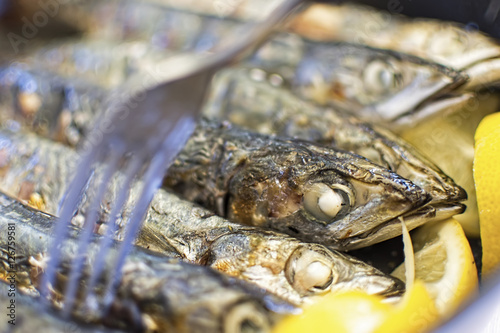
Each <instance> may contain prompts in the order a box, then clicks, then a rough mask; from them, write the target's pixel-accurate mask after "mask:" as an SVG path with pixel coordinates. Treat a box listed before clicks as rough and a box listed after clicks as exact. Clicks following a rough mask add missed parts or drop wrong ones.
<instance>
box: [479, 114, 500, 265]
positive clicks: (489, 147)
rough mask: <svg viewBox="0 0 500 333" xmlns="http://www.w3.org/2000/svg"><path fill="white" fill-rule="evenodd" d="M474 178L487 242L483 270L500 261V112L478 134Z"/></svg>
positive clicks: (480, 220)
mask: <svg viewBox="0 0 500 333" xmlns="http://www.w3.org/2000/svg"><path fill="white" fill-rule="evenodd" d="M475 141H476V142H475V153H474V166H473V171H474V182H475V185H476V194H477V205H478V209H479V225H480V230H481V231H480V232H481V242H482V246H483V258H482V259H483V260H482V261H483V263H482V273H483V274H485V275H488V274H490V273H491V272H492V271H494V270H495V269H496V268H498V267H499V264H500V218H499V216H500V191H499V188H500V113H494V114H491V115H489V116H486V117H485V118H484V119H483V120H482V121H481V123H480V124H479V126H478V128H477V130H476V134H475Z"/></svg>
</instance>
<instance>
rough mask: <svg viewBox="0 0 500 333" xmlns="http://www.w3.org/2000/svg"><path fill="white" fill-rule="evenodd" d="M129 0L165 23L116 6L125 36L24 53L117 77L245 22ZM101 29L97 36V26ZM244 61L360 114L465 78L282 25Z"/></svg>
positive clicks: (403, 103) (405, 108)
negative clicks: (309, 37)
mask: <svg viewBox="0 0 500 333" xmlns="http://www.w3.org/2000/svg"><path fill="white" fill-rule="evenodd" d="M103 6H104V7H106V6H105V5H103ZM134 6H137V7H138V8H137V10H139V11H144V13H145V15H148V13H149V11H150V10H151V7H154V13H155V15H160V14H159V13H163V16H165V17H168V18H169V22H170V23H169V24H160V25H159V26H156V23H155V24H153V25H154V26H155V27H156V28H155V29H156V30H153V31H152V30H151V29H152V28H151V23H150V22H145V20H142V19H141V23H139V22H138V23H137V24H134V23H130V22H129V19H127V15H131V12H129V11H127V10H120V11H118V13H119V14H117V16H118V18H117V22H114V23H113V24H114V25H116V26H114V25H113V24H111V26H113V27H115V28H117V29H120V28H121V29H126V31H127V35H126V36H122V35H121V34H120V33H118V32H115V33H114V35H112V36H108V38H109V40H107V41H95V40H92V39H88V40H84V41H80V42H77V43H68V42H64V43H62V44H61V43H60V45H53V46H49V47H45V48H43V49H42V50H40V51H38V52H35V54H34V55H33V56H32V57H30V58H31V59H30V60H27V61H28V62H29V63H34V64H35V67H36V66H37V65H42V66H44V68H56V69H57V70H58V71H60V72H68V71H69V72H70V73H73V75H77V74H78V76H83V77H85V76H87V77H88V76H94V78H93V79H94V80H95V79H96V76H98V77H97V80H98V81H99V82H110V81H112V82H116V80H117V79H118V78H120V77H122V76H123V75H124V74H125V73H127V71H129V70H130V69H131V68H133V67H141V63H144V62H151V61H154V58H155V56H156V57H161V55H162V52H160V50H162V51H164V52H165V51H166V52H165V53H163V56H164V57H167V56H169V55H170V54H172V53H178V52H185V51H190V52H204V51H207V50H210V48H211V47H213V46H215V45H217V43H218V42H220V40H221V36H224V35H225V34H224V31H231V30H234V29H236V28H238V27H241V26H244V24H243V22H241V21H233V20H227V19H225V20H223V19H221V18H219V17H214V16H210V15H201V14H193V13H188V12H183V11H179V10H175V9H172V8H170V7H168V6H158V5H152V4H151V3H149V4H148V3H141V4H140V5H138V4H134ZM94 15H95V14H94ZM141 18H142V17H141ZM106 22H109V20H106ZM124 22H126V24H125V23H124ZM152 22H156V21H154V20H153V21H152ZM171 22H175V23H176V24H172V23H171ZM128 34H131V35H128ZM226 34H227V33H226ZM99 36H100V38H102V30H100V35H99ZM152 36H153V37H152ZM155 36H168V38H169V40H168V42H165V43H160V44H159V45H158V44H157V41H156V39H155V38H154V37H155ZM120 38H133V39H134V42H116V40H117V39H118V40H119V39H120ZM152 38H153V39H152ZM137 39H140V40H142V41H143V42H142V43H141V42H138V41H136V40H137ZM222 39H223V38H222ZM103 45H105V46H104V47H103ZM152 59H153V60H152ZM139 60H140V61H139ZM246 63H248V64H249V65H251V66H258V67H259V68H263V69H266V70H271V69H272V70H273V71H275V72H276V74H278V75H280V76H281V77H282V78H284V79H285V80H286V81H287V82H288V84H289V85H290V87H291V88H292V90H294V91H296V92H297V93H299V94H300V95H301V96H303V97H307V98H310V99H313V100H314V101H316V102H319V103H323V104H324V103H327V102H335V103H337V104H339V103H340V104H345V105H347V106H348V107H349V108H351V109H354V110H356V112H357V113H358V115H359V116H363V117H365V118H366V119H370V118H379V121H385V120H393V119H395V118H397V117H399V116H402V115H405V114H407V113H409V112H411V111H413V110H414V109H415V108H416V107H417V106H419V105H420V104H421V103H423V102H424V101H426V100H428V99H430V98H433V97H434V96H438V95H442V94H443V93H446V92H448V91H450V90H452V89H455V88H457V87H458V86H461V85H463V84H464V83H465V82H466V80H467V76H466V75H464V74H462V73H461V72H459V71H456V70H453V69H450V68H448V67H445V66H442V65H439V64H436V63H433V62H430V61H426V60H423V59H420V58H418V57H415V56H411V55H406V54H402V53H398V52H395V51H389V50H381V49H374V48H370V47H366V46H363V45H356V44H348V43H317V42H311V41H306V40H304V39H303V38H301V37H300V36H297V35H294V34H287V33H281V34H279V35H278V36H276V37H275V38H273V39H271V40H270V41H269V42H268V43H266V44H265V45H264V46H262V47H261V48H260V49H259V50H258V51H257V52H256V54H255V55H254V56H252V57H251V58H250V59H248V60H247V61H246ZM96 68H98V69H99V70H98V72H99V74H97V73H96ZM112 69H114V70H112ZM89 74H90V75H89ZM96 74H97V75H96ZM373 120H374V119H371V121H373Z"/></svg>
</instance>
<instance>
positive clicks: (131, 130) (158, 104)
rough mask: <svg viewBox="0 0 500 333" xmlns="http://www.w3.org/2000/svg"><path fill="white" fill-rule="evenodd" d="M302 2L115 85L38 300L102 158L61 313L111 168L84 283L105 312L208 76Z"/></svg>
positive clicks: (69, 303) (75, 285)
mask: <svg viewBox="0 0 500 333" xmlns="http://www.w3.org/2000/svg"><path fill="white" fill-rule="evenodd" d="M302 2H303V0H285V1H284V2H283V3H282V4H280V5H279V7H277V8H276V9H275V10H274V11H273V12H272V13H271V14H270V15H269V16H268V17H267V18H266V19H265V20H264V21H262V22H259V23H256V24H255V25H253V26H252V27H251V28H250V29H249V34H248V35H247V36H246V38H241V36H238V37H237V38H238V39H237V40H230V43H227V44H225V45H226V47H224V48H223V49H222V50H220V51H218V52H214V53H213V54H212V55H209V56H205V57H201V56H194V55H193V56H187V55H185V56H179V57H177V58H174V59H166V60H165V62H163V63H162V64H160V66H159V67H157V72H156V73H155V74H153V75H151V74H144V73H143V74H137V75H136V76H134V77H132V78H131V79H130V80H128V81H127V82H126V83H125V84H124V85H123V86H122V87H121V88H120V91H121V92H124V93H125V96H126V97H125V98H124V99H120V98H118V99H116V100H112V101H110V102H109V107H108V108H106V110H107V111H106V112H105V113H104V114H103V117H102V119H101V120H100V121H99V122H98V124H97V125H96V126H95V128H94V129H93V131H91V133H90V135H89V138H88V140H87V141H86V144H85V145H84V149H83V153H82V157H81V159H80V162H79V166H78V167H77V170H76V174H75V177H74V179H73V181H72V182H71V184H70V186H69V188H68V191H67V193H66V195H65V199H64V201H63V205H62V208H61V211H60V214H59V219H58V223H57V224H56V226H55V228H54V236H55V238H54V240H55V241H54V242H53V243H52V244H51V246H50V248H49V253H48V255H49V258H50V259H49V261H48V263H47V267H46V270H45V273H44V275H43V277H42V283H41V287H40V293H41V295H42V298H43V299H45V300H47V299H48V298H49V296H50V295H49V289H50V288H52V287H53V286H54V285H55V279H56V272H57V270H58V267H59V266H60V264H61V259H62V257H63V256H62V254H61V252H60V250H61V246H60V244H62V243H63V241H64V239H65V238H66V237H67V236H68V233H69V227H70V224H71V220H72V218H73V216H74V214H75V212H76V211H77V209H78V207H79V205H80V203H81V200H82V196H83V195H84V194H85V191H86V189H87V188H88V184H89V182H90V179H91V176H92V174H93V168H92V166H96V165H104V171H103V173H102V175H103V177H102V182H101V184H99V185H98V186H97V190H96V191H95V195H94V197H93V198H92V200H90V204H89V206H88V210H87V213H86V216H85V222H84V224H83V227H82V229H81V231H80V232H79V234H78V238H79V239H78V245H77V246H78V250H77V254H80V255H78V256H77V257H76V259H74V260H73V262H72V263H70V264H69V267H70V271H69V278H68V280H67V281H68V282H67V285H66V288H65V291H64V301H63V303H64V305H63V314H65V315H69V314H71V312H72V310H73V307H74V304H75V300H76V294H77V290H78V289H79V283H80V279H81V278H82V272H83V270H84V266H85V263H86V259H85V255H82V254H85V253H86V252H87V249H88V247H89V244H90V242H91V241H92V240H93V239H94V237H93V231H94V228H95V225H96V222H97V219H98V216H99V210H100V205H101V202H102V201H103V199H104V197H105V195H106V193H107V189H108V186H109V182H110V180H111V179H112V178H113V176H114V175H115V174H117V173H120V174H122V175H125V176H124V181H123V182H122V184H121V189H120V191H118V195H117V197H116V198H115V201H114V203H113V206H112V208H111V209H110V214H109V221H107V225H108V227H107V229H106V233H105V235H104V236H103V237H101V238H100V239H99V240H98V242H99V244H98V246H99V247H100V250H101V251H100V253H99V256H98V257H97V258H94V262H93V265H92V267H88V268H87V270H88V274H87V287H86V291H85V292H86V294H85V293H84V297H83V300H84V302H83V304H87V303H88V304H93V306H94V307H96V308H95V309H94V310H97V308H100V310H99V311H102V313H104V312H105V311H103V310H106V309H107V308H108V307H109V305H110V304H111V303H112V301H113V299H114V296H115V293H116V288H117V286H118V283H119V282H120V280H121V270H122V266H123V263H124V259H125V258H126V256H127V255H128V253H129V251H130V249H131V247H132V244H133V241H134V239H135V237H136V234H137V232H138V230H139V228H140V226H141V223H142V220H143V219H144V216H145V214H146V210H147V208H148V206H149V204H150V202H151V200H152V198H153V195H154V192H155V190H156V189H157V188H158V187H159V186H160V185H161V180H162V178H163V176H164V173H165V172H166V170H167V167H168V166H169V164H170V163H171V162H172V161H173V158H174V157H175V155H176V154H177V153H178V152H179V151H180V150H181V148H182V147H183V145H184V144H185V142H186V141H187V139H188V138H189V136H190V135H191V133H192V132H193V130H194V127H195V124H196V120H197V117H198V115H199V113H200V109H201V104H202V101H203V97H204V94H205V91H206V89H207V86H208V84H209V81H210V79H211V77H212V75H213V74H214V73H215V72H216V71H217V70H218V69H220V68H221V67H223V66H225V65H227V64H228V63H230V62H232V61H235V60H237V59H239V58H240V57H242V56H243V55H244V54H245V53H246V51H249V50H251V49H253V48H254V47H255V46H256V45H258V44H259V43H260V42H262V41H263V40H264V39H265V37H267V35H268V34H269V33H270V31H271V30H272V28H273V27H274V26H275V25H276V24H277V23H279V22H280V21H281V20H282V19H284V18H285V17H286V16H287V15H288V14H289V13H290V12H291V11H292V10H293V9H295V8H296V7H297V6H298V5H299V4H301V3H302ZM235 39H236V38H235ZM137 82H142V83H143V86H142V87H140V88H137V87H136V86H137ZM122 95H123V94H122ZM124 160H126V161H127V163H124ZM138 178H139V179H140V180H141V181H142V184H143V185H142V190H141V191H142V192H141V195H140V196H139V199H138V201H137V203H136V205H135V207H133V210H132V212H131V214H130V218H129V220H128V221H127V223H126V225H125V229H124V237H123V241H122V242H120V243H119V245H118V253H119V254H118V256H117V257H116V258H117V259H116V260H115V262H114V266H112V270H111V271H114V272H115V273H114V276H113V274H109V275H110V276H113V277H112V278H109V279H108V280H107V281H106V282H105V287H104V289H103V290H104V291H103V293H102V294H101V296H100V300H98V299H97V296H96V295H95V293H94V289H95V286H96V285H97V283H98V281H99V279H101V275H102V273H103V270H104V268H105V261H106V259H105V258H106V257H107V253H108V252H109V250H110V249H111V247H112V246H113V244H114V241H113V238H114V234H115V232H116V230H117V223H116V220H117V216H119V214H120V213H121V212H122V211H123V210H124V208H125V207H124V204H125V203H126V201H127V198H128V194H129V191H130V187H131V186H132V184H133V183H134V180H136V179H138ZM107 268H109V267H107ZM80 292H81V291H80ZM86 306H88V305H86Z"/></svg>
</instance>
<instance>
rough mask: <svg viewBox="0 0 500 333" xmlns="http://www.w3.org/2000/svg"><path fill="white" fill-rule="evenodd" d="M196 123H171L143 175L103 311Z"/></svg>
mask: <svg viewBox="0 0 500 333" xmlns="http://www.w3.org/2000/svg"><path fill="white" fill-rule="evenodd" d="M195 125H196V120H195V119H194V117H193V116H190V115H185V116H184V117H181V118H180V119H179V120H178V121H177V123H174V126H173V129H172V131H171V132H170V134H169V135H168V136H167V137H166V138H165V140H164V141H163V143H162V146H161V147H160V150H159V151H158V152H157V153H156V154H155V155H154V157H153V158H152V160H151V164H150V165H149V167H148V169H147V170H146V172H145V175H144V180H143V188H142V192H141V195H140V196H139V200H138V202H137V204H136V205H135V207H134V209H133V210H132V213H131V215H130V220H129V221H128V223H127V224H126V226H125V237H124V239H123V241H122V242H121V243H120V244H119V250H118V255H117V258H116V260H115V267H114V269H113V270H112V271H113V272H117V274H115V275H113V276H110V278H109V280H108V283H107V285H106V288H105V289H104V294H103V295H104V296H103V297H104V298H103V300H104V301H103V305H104V307H105V309H107V308H108V307H109V305H111V303H112V301H113V298H114V295H115V292H116V287H117V285H118V283H119V282H120V280H121V273H122V268H123V264H124V262H125V258H126V256H127V255H128V253H129V252H130V250H131V248H132V244H133V241H134V239H135V237H136V235H137V232H138V231H139V227H140V226H141V222H142V220H143V218H144V215H145V214H146V211H147V208H148V206H149V204H150V203H151V200H152V199H153V195H154V193H155V191H156V189H157V188H158V187H160V185H161V181H162V179H163V175H164V174H165V171H166V170H167V168H168V166H169V165H170V163H172V162H173V160H174V158H175V156H176V155H177V154H178V153H179V151H180V150H181V149H182V147H183V146H184V144H185V143H186V141H187V139H188V138H189V136H190V135H191V133H193V130H194V127H195Z"/></svg>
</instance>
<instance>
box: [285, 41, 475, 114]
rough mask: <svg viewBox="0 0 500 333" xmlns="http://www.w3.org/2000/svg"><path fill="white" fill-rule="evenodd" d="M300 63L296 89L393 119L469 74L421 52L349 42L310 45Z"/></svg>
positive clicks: (312, 96) (463, 79) (365, 112)
mask: <svg viewBox="0 0 500 333" xmlns="http://www.w3.org/2000/svg"><path fill="white" fill-rule="evenodd" d="M311 49H312V51H311V54H310V56H309V59H308V58H307V57H306V58H305V60H303V61H302V63H301V64H299V67H298V69H297V79H296V81H295V83H294V85H295V89H297V90H299V92H300V93H301V94H303V95H305V96H306V97H308V98H310V99H313V100H315V101H316V102H320V103H322V104H334V105H339V106H343V107H347V108H348V109H351V110H353V109H354V110H356V113H357V114H358V116H360V117H362V118H365V119H370V120H373V118H374V117H375V118H378V120H379V121H385V120H392V119H394V118H396V117H398V116H399V115H401V114H404V113H407V112H409V111H411V110H413V109H414V108H416V107H417V106H418V105H420V104H421V103H422V102H423V101H425V100H427V99H429V98H431V97H433V96H436V95H438V94H442V93H443V92H446V91H449V90H451V89H454V88H456V87H458V86H460V85H463V84H465V83H466V81H467V78H468V77H467V75H465V74H464V73H462V72H460V71H456V70H454V69H450V68H448V67H445V66H442V65H440V64H437V63H434V62H431V61H427V60H424V59H421V58H418V57H416V56H412V55H407V54H402V53H398V52H395V51H390V50H383V49H376V48H371V47H367V46H361V45H354V44H348V43H337V44H334V43H325V44H313V45H312V46H311Z"/></svg>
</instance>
